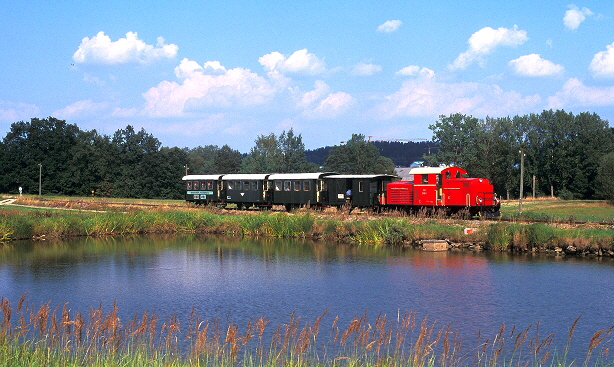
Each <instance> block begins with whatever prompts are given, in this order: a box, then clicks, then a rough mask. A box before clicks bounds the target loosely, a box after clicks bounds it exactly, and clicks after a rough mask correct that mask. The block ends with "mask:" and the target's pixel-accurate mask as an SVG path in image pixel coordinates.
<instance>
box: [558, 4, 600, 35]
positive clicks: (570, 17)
mask: <svg viewBox="0 0 614 367" xmlns="http://www.w3.org/2000/svg"><path fill="white" fill-rule="evenodd" d="M591 15H593V12H592V11H591V10H590V9H588V8H582V9H579V8H578V7H577V6H575V5H573V4H572V5H569V10H567V11H566V12H565V16H564V17H563V24H565V28H567V29H569V30H572V31H575V30H576V29H578V27H579V26H580V23H582V22H584V20H586V17H588V16H591Z"/></svg>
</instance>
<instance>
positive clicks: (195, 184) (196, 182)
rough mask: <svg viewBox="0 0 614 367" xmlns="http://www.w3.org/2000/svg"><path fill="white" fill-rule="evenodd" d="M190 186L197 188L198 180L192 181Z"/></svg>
mask: <svg viewBox="0 0 614 367" xmlns="http://www.w3.org/2000/svg"><path fill="white" fill-rule="evenodd" d="M192 187H193V188H194V190H198V181H194V183H193V184H192Z"/></svg>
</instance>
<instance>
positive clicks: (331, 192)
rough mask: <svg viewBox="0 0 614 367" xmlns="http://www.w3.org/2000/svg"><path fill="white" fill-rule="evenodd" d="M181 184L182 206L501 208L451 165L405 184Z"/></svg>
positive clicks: (385, 179)
mask: <svg viewBox="0 0 614 367" xmlns="http://www.w3.org/2000/svg"><path fill="white" fill-rule="evenodd" d="M182 181H183V182H184V184H185V200H186V201H187V202H190V203H194V204H202V205H215V206H219V207H226V206H227V205H228V204H235V205H236V207H237V208H238V209H248V208H252V207H255V208H259V209H270V208H272V207H273V206H283V207H285V209H286V210H288V211H291V210H293V209H296V208H300V207H311V208H326V207H336V208H349V209H350V210H352V209H354V208H361V209H372V210H375V211H378V212H380V211H385V210H400V211H407V212H419V211H424V212H428V213H432V212H442V213H444V214H454V213H459V212H462V213H466V214H468V215H471V216H475V215H482V216H487V217H496V216H499V209H500V206H501V204H500V200H499V198H498V197H497V195H496V194H495V192H494V188H493V185H492V184H491V183H490V181H489V180H488V179H485V178H470V177H467V172H466V171H465V170H464V169H462V168H460V167H455V166H441V167H417V168H413V169H411V170H410V171H409V177H408V179H406V180H400V179H399V178H398V177H397V176H394V175H387V174H373V175H347V174H339V173H336V172H314V173H271V174H208V175H186V176H184V177H183V179H182Z"/></svg>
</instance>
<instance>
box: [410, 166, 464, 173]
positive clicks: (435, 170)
mask: <svg viewBox="0 0 614 367" xmlns="http://www.w3.org/2000/svg"><path fill="white" fill-rule="evenodd" d="M450 168H453V169H456V170H459V171H461V172H464V173H466V172H465V170H464V169H462V168H460V167H454V166H440V167H416V168H412V169H410V170H409V172H408V174H410V175H432V174H440V173H441V172H443V171H444V170H446V169H450Z"/></svg>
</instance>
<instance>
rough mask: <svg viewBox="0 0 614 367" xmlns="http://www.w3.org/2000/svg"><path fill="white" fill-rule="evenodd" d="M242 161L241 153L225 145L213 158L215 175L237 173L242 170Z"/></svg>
mask: <svg viewBox="0 0 614 367" xmlns="http://www.w3.org/2000/svg"><path fill="white" fill-rule="evenodd" d="M242 161H243V157H242V155H241V152H239V151H238V150H234V149H232V148H230V147H229V146H228V145H224V146H223V147H221V148H220V149H219V150H218V151H217V152H216V153H215V156H214V158H213V169H214V173H237V172H239V169H240V168H241V163H242Z"/></svg>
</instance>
